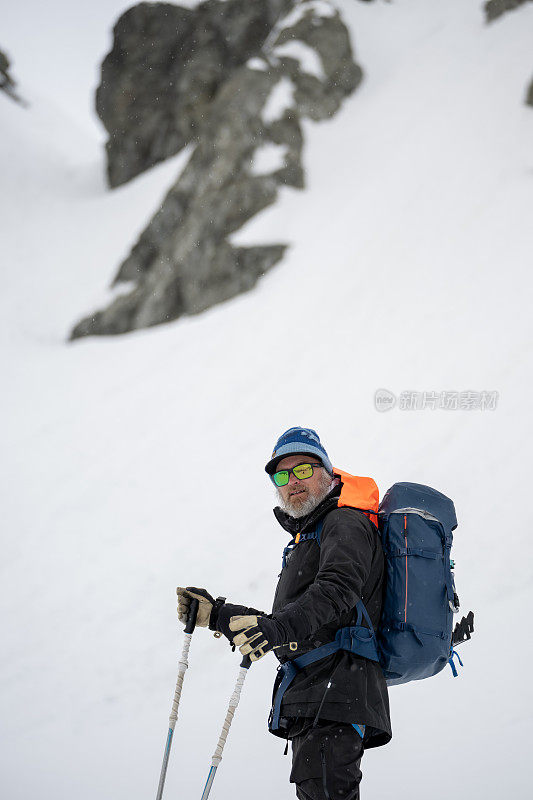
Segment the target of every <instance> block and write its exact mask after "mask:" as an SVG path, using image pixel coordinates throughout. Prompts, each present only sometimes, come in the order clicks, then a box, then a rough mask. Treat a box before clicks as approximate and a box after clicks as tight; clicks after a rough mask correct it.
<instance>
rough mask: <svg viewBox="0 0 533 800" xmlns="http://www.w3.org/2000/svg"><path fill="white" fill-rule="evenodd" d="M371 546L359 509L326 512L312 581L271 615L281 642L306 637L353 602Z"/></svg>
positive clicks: (367, 524)
mask: <svg viewBox="0 0 533 800" xmlns="http://www.w3.org/2000/svg"><path fill="white" fill-rule="evenodd" d="M375 547H376V538H375V535H374V534H373V530H372V523H371V522H370V521H369V520H368V519H367V518H366V517H365V516H364V515H363V514H362V513H361V512H360V511H356V510H355V509H352V508H338V509H335V510H334V511H331V512H330V513H329V514H328V515H327V517H326V519H325V521H324V527H323V528H322V535H321V545H320V565H319V569H318V572H317V575H316V578H315V580H314V581H313V583H312V584H311V585H310V586H309V587H308V588H307V589H306V591H305V592H304V593H303V594H302V595H301V596H300V597H299V598H298V599H297V600H295V601H294V602H292V603H289V604H288V605H287V606H285V607H284V608H283V609H282V610H281V611H276V612H275V613H273V614H272V615H271V619H273V620H275V621H276V622H277V623H278V624H279V625H280V626H281V627H282V628H283V634H284V641H286V642H289V641H302V640H304V639H308V638H309V637H310V636H312V634H313V633H314V632H315V631H318V630H319V629H320V628H322V626H323V625H327V624H328V623H331V622H334V621H336V620H338V619H339V618H340V617H341V615H342V614H344V613H345V612H347V611H350V610H351V609H353V608H354V607H355V606H356V605H357V603H358V601H359V600H360V599H361V596H362V592H363V586H364V585H365V583H366V581H367V578H368V576H369V573H370V567H371V564H372V558H373V555H374V550H375Z"/></svg>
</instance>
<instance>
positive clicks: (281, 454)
mask: <svg viewBox="0 0 533 800" xmlns="http://www.w3.org/2000/svg"><path fill="white" fill-rule="evenodd" d="M299 453H301V454H302V455H305V454H306V453H312V454H313V455H314V456H316V457H317V458H319V459H320V460H321V462H322V463H323V465H324V466H325V468H326V469H327V471H328V472H329V473H330V475H333V467H332V465H331V461H330V460H329V458H328V454H327V453H326V451H325V449H324V447H323V445H322V444H321V442H320V439H319V436H318V433H316V432H315V431H314V430H312V429H311V428H300V427H299V426H297V427H296V428H289V430H288V431H285V433H282V434H281V436H280V437H279V439H278V441H277V442H276V445H275V447H274V451H273V453H272V458H271V459H270V461H269V462H268V464H267V465H266V467H265V472H268V474H269V475H273V474H274V472H275V471H276V467H277V465H278V463H279V462H280V461H281V459H282V458H285V457H286V456H292V455H296V454H299Z"/></svg>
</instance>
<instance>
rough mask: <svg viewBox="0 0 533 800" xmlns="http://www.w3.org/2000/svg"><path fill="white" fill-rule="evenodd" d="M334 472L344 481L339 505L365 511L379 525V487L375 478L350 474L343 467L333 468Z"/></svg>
mask: <svg viewBox="0 0 533 800" xmlns="http://www.w3.org/2000/svg"><path fill="white" fill-rule="evenodd" d="M333 474H334V475H337V476H338V477H339V478H340V479H341V481H342V489H341V493H340V497H339V502H338V506H339V508H340V507H341V506H349V507H350V508H357V509H358V510H359V511H364V512H365V514H366V515H367V517H368V518H369V520H370V521H371V522H373V523H374V525H376V526H377V524H378V518H377V511H378V507H379V489H378V487H377V484H376V482H375V480H374V479H373V478H361V477H359V476H357V475H350V473H349V472H344V471H343V470H342V469H335V468H334V469H333ZM372 512H373V513H372Z"/></svg>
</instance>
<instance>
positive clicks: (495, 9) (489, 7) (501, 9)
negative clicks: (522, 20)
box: [485, 0, 531, 22]
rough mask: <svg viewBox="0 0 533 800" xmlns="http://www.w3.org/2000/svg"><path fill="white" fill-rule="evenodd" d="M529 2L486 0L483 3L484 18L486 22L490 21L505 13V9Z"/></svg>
mask: <svg viewBox="0 0 533 800" xmlns="http://www.w3.org/2000/svg"><path fill="white" fill-rule="evenodd" d="M529 2H531V0H488V2H486V3H485V17H486V20H487V22H492V20H495V19H498V17H501V16H502V14H505V13H506V11H512V10H513V9H515V8H518V6H522V5H524V3H529Z"/></svg>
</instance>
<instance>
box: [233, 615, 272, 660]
mask: <svg viewBox="0 0 533 800" xmlns="http://www.w3.org/2000/svg"><path fill="white" fill-rule="evenodd" d="M229 628H230V631H239V632H238V633H237V634H236V635H235V636H234V637H233V644H234V645H236V647H238V648H239V650H240V651H241V653H242V654H243V656H247V655H249V656H250V661H259V659H260V658H263V656H264V655H266V654H267V653H268V651H269V650H272V649H273V648H274V647H279V646H280V645H281V644H283V635H282V633H281V631H280V626H279V625H278V623H277V622H275V621H274V620H273V619H269V618H268V617H257V616H255V615H250V616H245V617H240V616H239V617H232V618H231V620H230V623H229Z"/></svg>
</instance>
